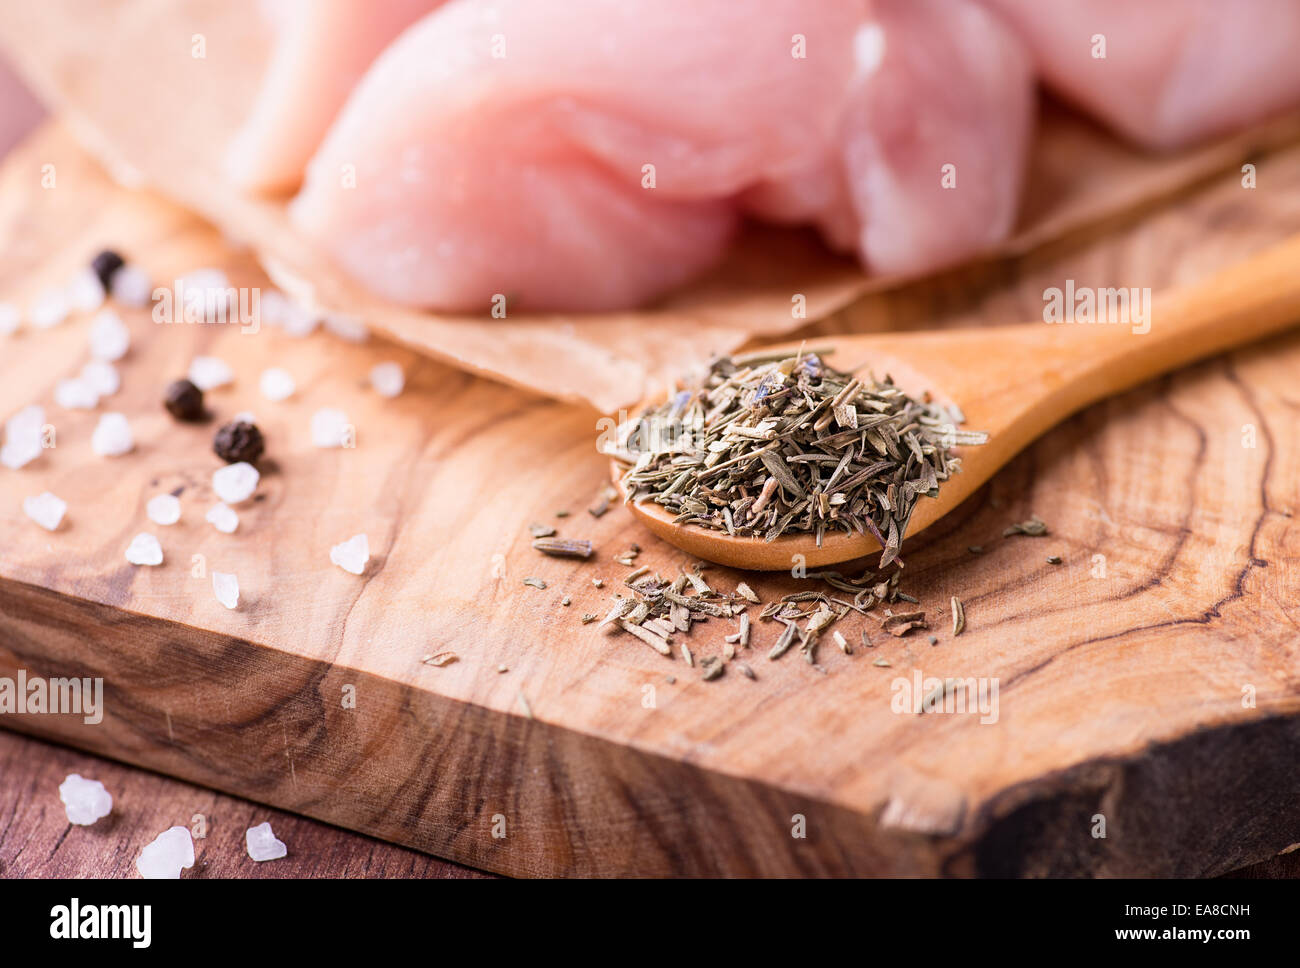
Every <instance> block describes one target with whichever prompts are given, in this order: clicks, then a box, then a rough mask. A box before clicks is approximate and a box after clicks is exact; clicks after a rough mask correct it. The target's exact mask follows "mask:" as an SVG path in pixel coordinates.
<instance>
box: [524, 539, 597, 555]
mask: <svg viewBox="0 0 1300 968" xmlns="http://www.w3.org/2000/svg"><path fill="white" fill-rule="evenodd" d="M533 547H534V548H536V549H537V550H538V551H540V552H541V553H542V554H544V555H552V556H554V557H556V558H590V557H591V542H590V541H581V540H579V539H577V538H538V539H536V540H535V541H534V542H533Z"/></svg>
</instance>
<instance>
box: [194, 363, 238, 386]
mask: <svg viewBox="0 0 1300 968" xmlns="http://www.w3.org/2000/svg"><path fill="white" fill-rule="evenodd" d="M189 379H190V382H191V383H193V384H194V385H195V386H196V387H198V388H199V389H200V390H204V391H207V390H215V389H216V388H217V387H220V386H225V385H226V384H227V383H230V382H231V381H233V380H234V379H235V373H234V371H233V370H231V369H230V364H229V363H227V362H226V361H225V360H222V359H218V358H217V357H215V356H196V357H194V361H193V362H192V363H191V364H190V372H189Z"/></svg>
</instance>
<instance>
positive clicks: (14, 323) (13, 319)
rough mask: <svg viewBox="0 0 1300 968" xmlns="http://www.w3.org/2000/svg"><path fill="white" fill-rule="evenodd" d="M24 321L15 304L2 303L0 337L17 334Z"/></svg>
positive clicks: (0, 309)
mask: <svg viewBox="0 0 1300 968" xmlns="http://www.w3.org/2000/svg"><path fill="white" fill-rule="evenodd" d="M22 321H23V314H22V313H20V312H19V311H18V307H17V306H15V305H14V304H13V303H0V336H8V335H9V334H10V333H13V332H16V331H17V329H18V326H19V324H20V323H21V322H22Z"/></svg>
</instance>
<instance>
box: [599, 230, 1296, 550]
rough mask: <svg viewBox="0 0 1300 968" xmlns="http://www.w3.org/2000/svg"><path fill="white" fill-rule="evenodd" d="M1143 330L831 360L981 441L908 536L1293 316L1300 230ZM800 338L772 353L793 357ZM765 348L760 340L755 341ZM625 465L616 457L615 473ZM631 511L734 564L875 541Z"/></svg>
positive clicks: (1004, 339) (885, 343)
mask: <svg viewBox="0 0 1300 968" xmlns="http://www.w3.org/2000/svg"><path fill="white" fill-rule="evenodd" d="M1148 322H1149V331H1147V332H1141V331H1140V329H1141V327H1137V326H1134V325H1130V324H1116V323H1091V324H1087V323H1052V324H1048V323H1044V322H1041V321H1038V322H1033V323H1028V324H1020V325H1014V326H1000V327H990V328H986V329H962V330H953V331H947V332H925V333H898V334H889V333H885V334H878V335H865V336H836V337H827V338H825V339H818V340H816V344H817V347H818V349H819V350H822V349H823V348H833V352H834V355H833V356H832V357H831V359H830V362H831V363H832V364H833V365H835V366H837V367H839V368H841V369H850V370H855V371H856V370H861V371H863V372H866V371H870V372H872V373H874V374H876V375H877V376H883V375H884V374H885V373H889V374H890V375H892V376H893V377H894V380H895V382H896V383H897V384H899V385H900V386H901V387H903V388H904V389H906V390H908V391H909V392H910V393H913V394H918V393H920V392H922V391H925V390H929V391H930V393H931V394H932V395H933V396H934V397H935V398H936V399H938V400H940V401H944V402H949V401H950V402H954V403H956V404H958V405H959V406H960V407H961V409H962V410H963V411H964V412H965V414H966V424H965V425H964V426H965V428H967V429H971V430H985V431H988V433H989V442H988V443H987V444H985V445H983V446H980V447H965V448H962V449H961V459H962V468H961V472H960V473H958V474H956V475H955V476H953V477H952V478H950V479H949V480H948V481H946V482H944V483H943V484H942V485H941V489H940V492H939V496H938V497H937V498H934V499H930V498H921V499H920V500H919V501H918V503H917V505H916V510H915V511H914V512H913V514H912V519H911V523H910V525H909V527H908V530H907V534H908V535H909V536H910V535H913V534H916V533H917V532H919V531H921V530H922V529H923V528H926V527H928V526H929V525H931V524H933V523H934V522H935V521H937V520H938V519H939V518H941V517H942V516H943V515H944V514H946V513H948V512H949V511H951V510H952V509H953V508H955V507H956V506H957V505H958V504H960V503H961V502H962V501H963V500H965V498H966V497H967V496H969V495H970V494H971V493H972V492H974V491H975V490H976V489H977V488H978V487H979V486H980V485H981V484H983V483H984V482H985V481H987V480H988V479H989V478H990V477H992V476H993V474H994V472H995V471H997V470H998V468H1000V467H1001V466H1002V465H1003V464H1005V463H1007V461H1009V460H1010V459H1011V458H1012V457H1014V456H1015V455H1016V454H1017V453H1019V451H1020V450H1021V449H1023V448H1024V447H1026V446H1027V445H1028V444H1030V443H1031V442H1032V441H1033V440H1034V439H1035V438H1037V437H1038V436H1039V435H1040V434H1042V433H1043V432H1044V431H1045V430H1047V429H1048V428H1050V427H1052V426H1054V425H1055V424H1057V423H1059V422H1060V421H1062V420H1064V419H1065V418H1066V417H1068V416H1070V415H1071V414H1073V413H1075V412H1076V411H1078V410H1080V409H1082V408H1083V407H1086V406H1087V405H1088V404H1090V403H1095V402H1096V401H1098V400H1101V399H1102V398H1104V397H1107V396H1110V395H1112V394H1115V393H1120V392H1122V391H1124V390H1127V389H1129V388H1130V387H1133V386H1135V385H1136V384H1138V383H1141V382H1143V381H1144V380H1148V379H1150V378H1151V377H1154V376H1158V375H1159V374H1161V373H1165V372H1167V371H1169V370H1172V369H1175V368H1177V367H1179V366H1182V365H1184V364H1186V363H1190V362H1192V361H1193V360H1197V359H1200V358H1202V357H1205V356H1210V355H1212V354H1214V353H1217V352H1220V351H1222V350H1225V349H1229V348H1231V347H1234V346H1239V345H1241V344H1243V343H1248V342H1250V341H1252V340H1256V339H1259V338H1260V337H1263V336H1266V335H1268V334H1269V333H1273V332H1276V331H1277V330H1281V329H1284V328H1286V327H1288V326H1290V325H1292V324H1294V323H1297V322H1300V236H1296V237H1294V238H1292V239H1289V240H1288V241H1286V242H1284V243H1282V244H1281V245H1278V246H1276V247H1275V248H1272V249H1269V250H1267V251H1265V252H1263V253H1261V254H1259V255H1257V256H1254V257H1253V258H1251V259H1249V260H1247V261H1245V262H1242V263H1239V264H1237V265H1235V266H1232V267H1230V268H1229V269H1227V270H1225V271H1223V272H1221V273H1219V274H1218V275H1216V276H1214V277H1213V278H1211V279H1208V280H1206V281H1204V282H1202V283H1199V284H1197V285H1194V286H1190V287H1187V288H1184V289H1177V290H1173V291H1171V292H1168V293H1164V294H1161V295H1160V296H1158V297H1157V298H1156V299H1155V300H1153V301H1152V304H1151V313H1150V319H1149V321H1148ZM798 347H799V344H798V343H793V342H792V343H783V344H779V345H776V346H774V347H772V348H771V349H772V350H780V351H785V350H788V351H789V352H790V353H791V354H793V353H795V352H796V351H797V350H798ZM764 350H765V351H766V350H767V348H764ZM623 469H624V468H623V467H622V465H619V464H618V462H615V464H614V473H615V478H616V479H617V478H618V477H619V476H621V471H622V470H623ZM631 508H632V512H633V514H635V515H636V516H637V517H638V518H639V519H640V520H641V521H642V523H644V524H645V526H646V527H647V528H649V529H650V530H651V531H652V532H654V533H655V534H656V535H658V536H659V537H660V538H662V539H664V540H665V541H667V542H669V543H670V544H673V545H676V546H677V547H678V548H681V549H682V550H683V551H686V552H688V553H689V554H692V555H695V556H697V557H699V558H704V559H706V560H708V561H715V562H718V563H719V564H723V565H730V566H733V567H736V568H750V569H757V570H760V571H777V570H786V569H789V568H791V567H793V565H794V564H796V563H797V562H798V561H799V559H796V557H795V556H796V555H801V556H803V557H802V563H803V564H805V565H806V566H807V567H819V566H822V565H829V564H834V563H836V562H841V561H849V560H851V559H854V558H860V557H862V556H864V555H868V554H871V553H873V552H876V551H878V550H879V549H880V544H879V542H877V541H876V540H875V539H874V538H872V537H870V536H863V535H857V534H853V535H850V534H846V533H844V532H832V533H828V534H826V535H825V537H824V539H823V541H822V546H821V547H820V548H818V547H817V543H816V540H815V538H814V537H812V536H810V535H784V536H782V537H780V538H777V539H776V540H775V541H764V540H763V539H761V538H749V537H732V536H730V535H728V534H726V533H725V532H720V531H711V530H707V529H705V528H701V527H698V526H691V525H676V524H673V517H674V515H673V513H672V512H670V511H668V510H666V509H665V508H663V507H662V506H661V505H658V504H655V503H653V502H651V501H644V502H642V503H641V504H636V505H631Z"/></svg>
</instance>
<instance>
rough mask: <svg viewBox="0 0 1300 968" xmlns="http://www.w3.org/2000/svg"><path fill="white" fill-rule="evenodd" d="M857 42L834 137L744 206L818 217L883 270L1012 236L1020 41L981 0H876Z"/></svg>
mask: <svg viewBox="0 0 1300 968" xmlns="http://www.w3.org/2000/svg"><path fill="white" fill-rule="evenodd" d="M853 48H854V57H855V65H856V70H855V73H854V76H853V78H852V80H851V82H850V84H849V86H848V88H846V91H845V102H844V107H843V110H842V117H841V122H840V125H839V128H838V131H837V134H836V136H835V138H833V139H832V140H831V141H830V142H828V143H827V146H826V151H825V152H824V153H823V154H822V155H821V156H820V157H817V158H815V159H813V160H812V161H811V162H810V164H809V165H808V166H807V167H806V168H804V169H803V170H799V171H796V172H793V173H791V174H789V175H786V176H783V177H781V178H778V179H776V180H774V181H768V182H765V183H763V184H761V185H758V186H755V187H754V188H752V189H750V190H749V191H748V192H746V193H745V194H744V196H742V199H741V200H742V203H743V204H744V206H745V209H746V211H748V212H750V213H751V214H754V215H757V216H758V217H760V218H764V219H769V220H772V221H777V222H782V223H787V224H797V223H802V222H811V223H813V224H815V225H817V226H818V227H819V228H820V229H821V231H822V234H823V235H824V236H825V238H826V240H827V242H828V243H829V244H830V245H832V246H833V247H835V248H838V249H843V250H850V251H856V253H857V254H858V257H859V258H860V259H861V261H862V263H863V265H864V266H866V267H867V268H869V269H872V270H875V271H879V272H887V273H917V272H923V271H927V270H931V269H936V268H939V267H942V266H945V265H948V264H951V263H953V262H957V261H959V260H961V259H963V258H968V257H970V256H971V255H974V254H977V253H979V252H981V251H983V250H985V249H987V248H988V247H989V246H991V245H993V244H995V243H997V242H999V241H1001V240H1002V239H1004V238H1005V237H1006V235H1007V234H1008V232H1010V230H1011V227H1012V225H1013V223H1014V221H1015V216H1016V211H1017V208H1018V204H1019V197H1020V187H1021V183H1022V181H1023V179H1024V171H1025V161H1026V157H1027V152H1028V145H1029V138H1030V136H1031V133H1032V130H1033V123H1034V103H1035V98H1034V78H1033V75H1032V72H1031V70H1030V62H1029V56H1028V53H1027V51H1025V49H1024V47H1023V45H1022V44H1021V42H1020V41H1019V40H1018V39H1017V38H1016V37H1015V36H1014V35H1013V34H1012V33H1011V31H1010V30H1009V29H1008V28H1006V27H1005V26H1003V25H1002V24H1001V23H1000V22H999V21H998V20H997V19H996V18H994V17H993V16H992V15H990V14H989V13H988V12H987V11H985V10H984V9H982V8H981V7H979V6H978V5H976V4H975V3H974V2H973V0H876V2H875V3H874V5H873V13H872V16H871V19H870V20H866V21H863V23H862V24H860V25H859V27H858V29H857V30H856V32H855V34H854V38H853ZM945 166H951V168H950V169H946V168H945Z"/></svg>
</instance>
